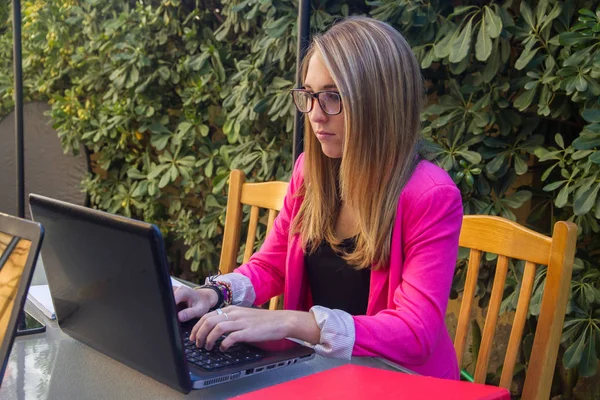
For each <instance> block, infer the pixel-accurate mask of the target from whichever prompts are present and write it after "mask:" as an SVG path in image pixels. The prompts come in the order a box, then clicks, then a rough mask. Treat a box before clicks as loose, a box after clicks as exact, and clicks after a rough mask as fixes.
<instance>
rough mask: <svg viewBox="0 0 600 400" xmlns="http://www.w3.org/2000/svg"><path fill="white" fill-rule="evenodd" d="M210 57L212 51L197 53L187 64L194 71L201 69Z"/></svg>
mask: <svg viewBox="0 0 600 400" xmlns="http://www.w3.org/2000/svg"><path fill="white" fill-rule="evenodd" d="M209 58H210V53H208V52H206V53H202V54H199V55H196V56H194V57H191V58H190V59H189V60H188V62H187V64H186V66H187V68H189V69H191V70H193V71H199V70H200V69H202V67H203V66H204V65H205V64H206V61H208V59H209Z"/></svg>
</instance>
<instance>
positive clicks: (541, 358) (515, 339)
mask: <svg viewBox="0 0 600 400" xmlns="http://www.w3.org/2000/svg"><path fill="white" fill-rule="evenodd" d="M576 238H577V226H576V225H575V224H573V223H571V222H557V223H556V224H555V225H554V234H553V235H552V237H547V236H544V235H542V234H539V233H537V232H534V231H532V230H530V229H527V228H525V227H523V226H521V225H519V224H517V223H515V222H512V221H509V220H507V219H504V218H500V217H492V216H482V215H469V216H465V217H464V219H463V225H462V229H461V233H460V241H459V244H460V246H461V247H465V248H469V249H471V251H470V256H469V264H468V269H467V277H466V282H465V288H464V293H463V299H462V304H461V308H460V314H459V317H458V326H457V329H456V336H455V338H454V347H455V349H456V354H457V357H458V362H459V365H461V361H462V357H463V353H464V350H465V345H466V339H467V333H468V329H469V325H470V320H471V307H472V304H473V301H474V294H475V289H476V287H477V275H478V273H479V264H480V261H481V255H482V253H483V252H489V253H494V254H498V261H497V265H496V274H495V276H494V283H493V287H492V293H491V298H490V302H489V306H488V311H487V316H486V320H485V325H484V328H483V333H482V337H481V346H480V349H479V354H478V357H477V364H476V366H475V375H474V379H475V382H477V383H483V382H484V381H485V377H486V373H487V368H488V363H489V360H490V354H491V348H492V341H493V337H494V333H495V329H496V324H497V320H498V313H499V310H500V304H501V302H502V295H503V292H504V285H505V281H506V275H507V271H508V265H509V259H511V258H512V259H517V260H524V261H526V263H525V270H524V274H523V281H522V282H521V291H520V293H519V300H518V303H517V309H516V312H515V318H514V322H513V325H512V330H511V333H510V337H509V341H508V348H507V351H506V356H505V358H504V364H503V369H502V375H501V378H500V386H502V387H505V388H507V389H510V385H511V383H512V379H513V372H514V367H515V363H516V358H517V353H518V350H519V345H520V343H521V339H522V336H523V328H524V326H525V321H526V317H527V311H528V308H529V301H530V299H531V294H532V289H533V285H534V279H535V275H536V268H537V266H538V265H547V266H548V269H547V275H546V283H545V287H544V293H543V297H542V303H541V309H540V314H539V319H538V324H537V329H536V333H535V338H534V342H533V348H532V351H531V356H530V361H529V365H528V368H527V371H526V375H525V385H524V387H523V394H522V398H523V399H524V400H529V399H548V397H549V396H550V388H551V383H552V378H553V375H554V367H555V363H556V357H557V353H558V347H559V344H560V337H561V333H562V327H563V323H564V319H565V312H566V307H567V301H568V298H569V291H570V285H571V272H572V269H573V261H574V255H575V242H576Z"/></svg>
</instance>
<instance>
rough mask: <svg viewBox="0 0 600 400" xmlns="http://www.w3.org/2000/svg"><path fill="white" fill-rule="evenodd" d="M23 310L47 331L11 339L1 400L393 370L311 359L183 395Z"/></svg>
mask: <svg viewBox="0 0 600 400" xmlns="http://www.w3.org/2000/svg"><path fill="white" fill-rule="evenodd" d="M26 309H27V310H28V311H30V312H31V314H32V315H34V316H35V317H37V318H38V319H40V320H41V321H43V322H44V323H45V324H46V326H47V329H46V332H44V333H39V334H35V335H28V336H20V337H17V338H16V339H15V342H14V344H13V348H12V351H11V354H10V358H9V361H8V365H7V368H6V372H5V375H4V379H3V381H2V387H1V388H0V399H2V400H10V399H19V400H21V399H36V400H37V399H61V400H62V399H178V398H184V397H187V398H203V399H224V398H230V397H233V396H237V395H239V394H242V393H247V392H251V391H254V390H257V389H261V388H264V387H267V386H271V385H274V384H277V383H281V382H285V381H289V380H291V379H295V378H299V377H302V376H305V375H309V374H313V373H315V372H319V371H324V370H327V369H330V368H333V367H336V366H339V365H343V364H348V363H350V364H360V365H366V366H371V367H376V368H382V369H397V368H396V367H397V366H393V365H391V364H389V363H386V362H384V360H381V359H377V358H366V357H355V358H352V360H350V361H342V360H335V359H327V358H323V357H320V356H317V357H316V358H315V359H313V360H311V361H307V362H303V363H299V364H296V365H291V366H289V367H285V368H280V369H277V370H273V371H268V372H264V373H261V374H258V375H254V376H251V377H248V378H243V379H238V380H236V381H232V382H229V383H224V384H221V385H217V386H213V387H209V388H206V389H201V390H194V391H192V392H191V393H190V394H188V395H187V396H185V395H183V394H182V393H179V392H177V391H176V390H173V389H171V388H170V387H168V386H165V385H163V384H162V383H159V382H157V381H155V380H153V379H152V378H150V377H148V376H146V375H143V374H142V373H140V372H138V371H136V370H134V369H132V368H129V367H127V366H126V365H124V364H121V363H120V362H118V361H115V360H113V359H112V358H109V357H108V356H105V355H104V354H102V353H99V352H98V351H96V350H93V349H92V348H90V347H88V346H86V345H84V344H82V343H81V342H79V341H77V340H75V339H73V338H71V337H69V336H67V335H66V334H64V333H63V332H62V331H61V329H60V328H59V327H58V325H57V323H56V321H51V320H49V319H47V318H46V317H45V316H44V315H43V314H42V313H41V312H40V311H39V310H37V309H36V308H35V306H33V305H32V304H30V303H29V300H27V305H26Z"/></svg>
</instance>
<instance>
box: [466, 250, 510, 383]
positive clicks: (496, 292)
mask: <svg viewBox="0 0 600 400" xmlns="http://www.w3.org/2000/svg"><path fill="white" fill-rule="evenodd" d="M507 271H508V257H506V256H503V255H498V262H497V263H496V274H495V276H494V284H493V286H492V294H491V296H490V303H489V305H488V311H487V316H486V318H485V325H484V327H483V334H482V335H481V346H480V348H479V354H478V355H477V365H476V366H475V376H474V379H475V382H477V383H485V376H486V374H487V368H488V364H489V362H490V355H491V354H492V343H493V341H494V333H495V332H496V325H497V323H498V312H499V311H500V303H501V302H502V294H503V293H504V284H505V282H506V273H507Z"/></svg>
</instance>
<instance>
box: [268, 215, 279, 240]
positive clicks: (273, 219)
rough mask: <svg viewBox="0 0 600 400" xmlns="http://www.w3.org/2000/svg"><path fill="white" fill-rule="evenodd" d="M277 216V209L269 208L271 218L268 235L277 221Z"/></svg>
mask: <svg viewBox="0 0 600 400" xmlns="http://www.w3.org/2000/svg"><path fill="white" fill-rule="evenodd" d="M276 216H277V211H275V210H269V220H268V222H267V235H268V234H269V232H270V231H271V228H272V227H273V223H274V222H275V217H276Z"/></svg>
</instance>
